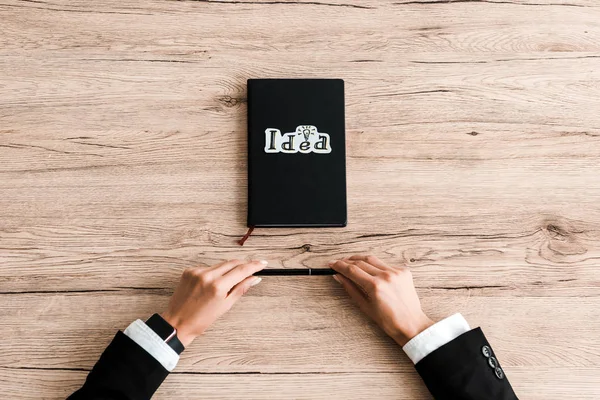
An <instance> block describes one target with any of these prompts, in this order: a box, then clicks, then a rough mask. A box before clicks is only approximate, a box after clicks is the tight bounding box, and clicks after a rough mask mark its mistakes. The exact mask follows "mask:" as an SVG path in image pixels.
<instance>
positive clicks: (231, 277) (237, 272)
mask: <svg viewBox="0 0 600 400" xmlns="http://www.w3.org/2000/svg"><path fill="white" fill-rule="evenodd" d="M267 264H268V263H267V261H265V260H261V261H251V262H248V263H244V264H240V265H237V266H236V267H234V268H233V269H231V271H229V272H227V273H226V274H225V275H223V277H221V278H220V279H221V280H222V281H221V282H222V283H223V286H225V287H226V288H227V289H228V290H231V288H232V287H234V286H235V285H237V284H238V283H240V282H241V281H243V280H244V279H246V278H247V277H249V276H250V275H252V274H254V273H256V272H258V271H260V270H261V269H263V268H264V267H265V266H266V265H267Z"/></svg>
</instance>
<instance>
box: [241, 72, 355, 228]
mask: <svg viewBox="0 0 600 400" xmlns="http://www.w3.org/2000/svg"><path fill="white" fill-rule="evenodd" d="M345 146H346V141H345V122H344V81H343V80H341V79H249V80H248V226H258V227H261V226H262V227H299V226H313V227H325V226H346V221H347V212H346V147H345Z"/></svg>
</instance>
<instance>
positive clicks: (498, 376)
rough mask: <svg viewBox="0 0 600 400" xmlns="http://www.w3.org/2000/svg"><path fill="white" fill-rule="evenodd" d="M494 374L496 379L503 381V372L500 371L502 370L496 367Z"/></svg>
mask: <svg viewBox="0 0 600 400" xmlns="http://www.w3.org/2000/svg"><path fill="white" fill-rule="evenodd" d="M494 373H495V374H496V378H498V379H504V371H502V368H500V367H496V369H495V370H494Z"/></svg>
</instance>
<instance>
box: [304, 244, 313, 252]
mask: <svg viewBox="0 0 600 400" xmlns="http://www.w3.org/2000/svg"><path fill="white" fill-rule="evenodd" d="M311 248H312V246H311V245H310V244H308V243H307V244H305V245H303V246H302V249H303V250H304V251H305V252H310V249H311Z"/></svg>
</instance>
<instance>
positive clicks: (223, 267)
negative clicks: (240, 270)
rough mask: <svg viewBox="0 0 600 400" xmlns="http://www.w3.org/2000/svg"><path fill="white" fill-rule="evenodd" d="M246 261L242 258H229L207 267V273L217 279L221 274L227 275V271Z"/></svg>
mask: <svg viewBox="0 0 600 400" xmlns="http://www.w3.org/2000/svg"><path fill="white" fill-rule="evenodd" d="M244 263H245V261H242V260H238V259H235V260H227V261H224V262H222V263H220V264H217V265H214V266H212V267H210V268H208V269H207V271H206V273H207V274H208V275H210V277H212V278H214V279H216V278H218V277H220V276H223V275H225V274H226V273H227V272H229V271H231V270H232V269H234V268H235V267H237V266H238V265H241V264H244Z"/></svg>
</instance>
